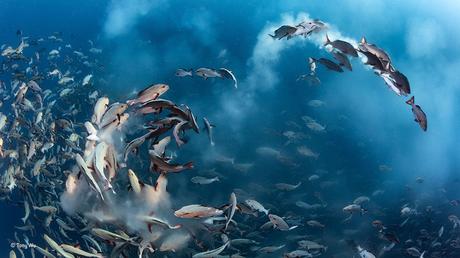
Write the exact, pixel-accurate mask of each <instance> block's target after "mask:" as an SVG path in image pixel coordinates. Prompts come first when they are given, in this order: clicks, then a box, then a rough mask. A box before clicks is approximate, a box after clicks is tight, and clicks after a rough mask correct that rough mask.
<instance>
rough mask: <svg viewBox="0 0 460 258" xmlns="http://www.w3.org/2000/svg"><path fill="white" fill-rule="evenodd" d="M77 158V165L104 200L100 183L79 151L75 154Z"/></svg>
mask: <svg viewBox="0 0 460 258" xmlns="http://www.w3.org/2000/svg"><path fill="white" fill-rule="evenodd" d="M75 160H76V162H77V165H78V166H79V167H80V170H81V171H83V174H84V175H85V176H86V178H87V179H88V183H89V184H90V185H91V187H92V188H93V189H94V190H95V191H96V192H97V193H98V194H99V196H100V197H101V199H102V200H104V195H103V194H102V191H101V188H100V187H99V185H98V183H97V182H96V180H95V179H94V177H93V175H92V172H91V171H90V170H89V168H88V166H87V165H86V162H85V160H84V159H83V157H82V156H81V155H80V154H78V153H77V154H75Z"/></svg>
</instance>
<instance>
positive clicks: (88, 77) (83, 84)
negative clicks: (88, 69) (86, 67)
mask: <svg viewBox="0 0 460 258" xmlns="http://www.w3.org/2000/svg"><path fill="white" fill-rule="evenodd" d="M91 78H93V75H92V74H88V75H86V76H85V77H84V78H83V81H82V83H81V85H82V86H86V85H88V84H89V81H90V80H91Z"/></svg>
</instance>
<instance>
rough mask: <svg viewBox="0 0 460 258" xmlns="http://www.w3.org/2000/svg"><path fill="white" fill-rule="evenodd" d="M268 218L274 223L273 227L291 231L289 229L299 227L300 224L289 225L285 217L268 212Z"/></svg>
mask: <svg viewBox="0 0 460 258" xmlns="http://www.w3.org/2000/svg"><path fill="white" fill-rule="evenodd" d="M268 218H269V219H270V222H271V223H273V227H274V228H277V229H279V230H281V231H289V230H292V229H295V228H297V227H298V226H292V227H289V225H288V224H287V223H286V221H284V219H283V218H281V217H280V216H278V215H275V214H268Z"/></svg>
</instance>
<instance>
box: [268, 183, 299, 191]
mask: <svg viewBox="0 0 460 258" xmlns="http://www.w3.org/2000/svg"><path fill="white" fill-rule="evenodd" d="M300 185H302V182H298V183H297V184H296V185H291V184H286V183H277V184H275V187H276V188H277V189H278V190H281V191H293V190H295V189H297V188H298V187H299V186H300Z"/></svg>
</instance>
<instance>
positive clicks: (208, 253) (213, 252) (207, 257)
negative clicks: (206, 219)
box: [192, 241, 230, 258]
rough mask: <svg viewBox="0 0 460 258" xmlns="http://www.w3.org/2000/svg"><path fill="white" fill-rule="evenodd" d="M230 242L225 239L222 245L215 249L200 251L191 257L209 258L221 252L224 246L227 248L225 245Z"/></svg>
mask: <svg viewBox="0 0 460 258" xmlns="http://www.w3.org/2000/svg"><path fill="white" fill-rule="evenodd" d="M229 244H230V241H227V242H225V243H224V244H223V245H222V246H220V247H218V248H216V249H213V250H209V251H205V252H201V253H196V254H194V255H193V256H192V258H211V257H217V256H218V255H219V254H220V253H222V252H223V251H224V250H225V248H227V246H228V245H229Z"/></svg>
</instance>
